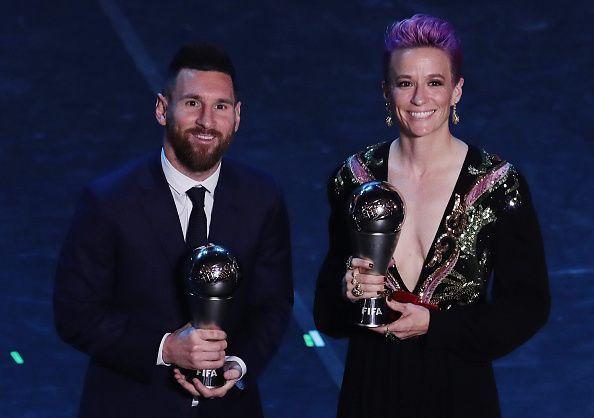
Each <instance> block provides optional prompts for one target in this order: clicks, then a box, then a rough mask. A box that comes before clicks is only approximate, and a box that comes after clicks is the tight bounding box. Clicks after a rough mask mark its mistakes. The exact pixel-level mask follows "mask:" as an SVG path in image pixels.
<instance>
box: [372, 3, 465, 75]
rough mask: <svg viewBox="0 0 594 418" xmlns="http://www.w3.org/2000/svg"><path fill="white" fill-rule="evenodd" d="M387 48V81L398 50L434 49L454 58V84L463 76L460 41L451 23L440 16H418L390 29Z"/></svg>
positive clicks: (385, 53) (385, 50)
mask: <svg viewBox="0 0 594 418" xmlns="http://www.w3.org/2000/svg"><path fill="white" fill-rule="evenodd" d="M384 42H385V49H384V80H385V81H386V82H388V81H389V79H390V58H391V57H392V52H394V51H395V50H397V49H408V48H419V47H424V46H428V47H432V48H438V49H441V50H442V51H444V52H445V53H446V54H448V56H449V57H450V63H451V65H452V75H453V79H454V83H457V82H458V80H460V77H461V76H462V50H461V48H460V40H459V39H458V36H457V35H456V31H455V29H454V27H453V26H452V24H451V23H449V22H447V21H445V20H443V19H439V18H437V17H433V16H429V15H423V14H416V15H414V16H413V17H411V18H410V19H404V20H400V21H396V22H394V23H392V24H391V25H390V26H388V29H387V30H386V37H385V41H384Z"/></svg>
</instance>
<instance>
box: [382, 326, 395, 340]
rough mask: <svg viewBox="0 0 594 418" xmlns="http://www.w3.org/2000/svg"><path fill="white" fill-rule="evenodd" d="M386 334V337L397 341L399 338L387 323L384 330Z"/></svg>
mask: <svg viewBox="0 0 594 418" xmlns="http://www.w3.org/2000/svg"><path fill="white" fill-rule="evenodd" d="M384 335H385V336H386V338H387V339H388V340H390V341H396V340H397V339H398V338H397V337H396V336H395V335H394V334H393V333H392V331H390V329H389V328H388V325H386V331H385V332H384Z"/></svg>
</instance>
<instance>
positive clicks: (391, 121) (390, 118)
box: [386, 102, 394, 128]
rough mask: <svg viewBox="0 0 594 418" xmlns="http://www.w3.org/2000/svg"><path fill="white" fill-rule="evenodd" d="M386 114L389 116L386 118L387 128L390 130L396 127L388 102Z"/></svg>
mask: <svg viewBox="0 0 594 418" xmlns="http://www.w3.org/2000/svg"><path fill="white" fill-rule="evenodd" d="M386 113H387V114H388V115H387V116H386V126H387V127H388V128H391V127H392V126H394V121H393V120H392V111H391V110H390V105H389V104H388V102H386Z"/></svg>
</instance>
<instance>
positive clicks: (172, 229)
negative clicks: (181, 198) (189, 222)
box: [140, 154, 185, 267]
mask: <svg viewBox="0 0 594 418" xmlns="http://www.w3.org/2000/svg"><path fill="white" fill-rule="evenodd" d="M140 186H141V188H142V189H143V193H142V197H141V204H142V209H143V211H144V212H145V213H146V215H147V217H148V220H149V227H150V229H151V230H152V231H153V233H154V235H155V238H156V240H157V242H158V243H159V245H160V246H161V247H162V248H163V250H164V252H165V254H166V255H167V258H168V260H169V262H170V263H171V265H172V266H174V267H175V266H177V265H178V263H179V261H180V257H181V256H182V255H183V253H184V250H185V242H184V237H183V233H182V230H181V226H180V223H179V217H178V215H177V209H176V208H175V203H174V201H173V196H171V190H170V189H169V185H168V184H167V180H166V179H165V174H163V169H162V168H161V160H160V154H159V157H158V158H153V159H151V160H150V162H149V166H148V170H147V172H146V175H145V176H143V177H142V178H141V181H140Z"/></svg>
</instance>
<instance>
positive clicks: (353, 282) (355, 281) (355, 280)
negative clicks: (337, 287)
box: [351, 277, 359, 286]
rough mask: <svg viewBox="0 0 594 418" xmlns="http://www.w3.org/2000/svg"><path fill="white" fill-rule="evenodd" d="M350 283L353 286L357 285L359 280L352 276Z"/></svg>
mask: <svg viewBox="0 0 594 418" xmlns="http://www.w3.org/2000/svg"><path fill="white" fill-rule="evenodd" d="M351 284H352V285H353V286H357V285H358V284H359V282H358V281H357V279H355V278H354V277H353V280H351Z"/></svg>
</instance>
